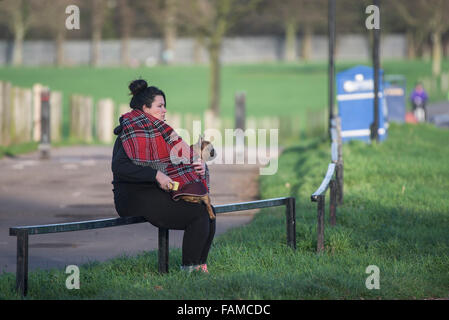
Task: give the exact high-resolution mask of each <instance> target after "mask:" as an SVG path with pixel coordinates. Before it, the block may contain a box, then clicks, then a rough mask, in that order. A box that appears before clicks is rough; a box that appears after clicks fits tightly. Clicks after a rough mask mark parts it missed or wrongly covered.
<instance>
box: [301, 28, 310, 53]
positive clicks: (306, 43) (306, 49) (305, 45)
mask: <svg viewBox="0 0 449 320" xmlns="http://www.w3.org/2000/svg"><path fill="white" fill-rule="evenodd" d="M312 35H313V28H312V27H311V26H309V25H306V26H305V27H304V37H303V40H302V50H301V58H302V60H304V61H309V60H310V58H311V56H312Z"/></svg>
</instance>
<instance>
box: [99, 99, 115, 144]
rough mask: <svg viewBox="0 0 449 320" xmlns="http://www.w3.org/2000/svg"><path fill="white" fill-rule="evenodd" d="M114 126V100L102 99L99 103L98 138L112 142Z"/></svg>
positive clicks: (105, 141)
mask: <svg viewBox="0 0 449 320" xmlns="http://www.w3.org/2000/svg"><path fill="white" fill-rule="evenodd" d="M113 126H114V101H112V99H101V100H99V101H98V104H97V126H96V129H97V130H96V131H97V139H98V140H99V141H100V142H103V143H112V140H113V130H114V128H113Z"/></svg>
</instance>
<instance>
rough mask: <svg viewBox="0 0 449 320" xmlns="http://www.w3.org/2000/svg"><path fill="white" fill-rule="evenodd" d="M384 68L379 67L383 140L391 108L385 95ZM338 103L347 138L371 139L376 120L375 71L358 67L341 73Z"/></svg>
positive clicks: (381, 136)
mask: <svg viewBox="0 0 449 320" xmlns="http://www.w3.org/2000/svg"><path fill="white" fill-rule="evenodd" d="M382 76H383V71H382V70H379V94H378V96H379V128H378V135H379V140H380V141H382V140H385V138H386V137H387V129H386V127H387V126H388V124H387V123H386V116H387V108H386V104H385V99H384V96H383V85H382V80H381V79H382ZM337 102H338V113H339V116H340V119H341V136H342V140H343V141H349V140H353V139H356V140H362V141H366V142H370V141H371V139H370V134H371V130H370V126H371V124H372V123H373V119H374V70H373V68H372V67H366V66H357V67H354V68H351V69H348V70H345V71H342V72H340V73H338V74H337Z"/></svg>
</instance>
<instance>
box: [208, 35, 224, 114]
mask: <svg viewBox="0 0 449 320" xmlns="http://www.w3.org/2000/svg"><path fill="white" fill-rule="evenodd" d="M220 47H221V41H220V42H219V43H215V42H213V43H211V44H210V46H209V63H210V66H209V67H210V89H209V90H210V92H209V97H210V101H209V110H212V112H213V113H214V115H215V116H216V117H218V116H219V114H220V71H221V70H220V69H221V65H220Z"/></svg>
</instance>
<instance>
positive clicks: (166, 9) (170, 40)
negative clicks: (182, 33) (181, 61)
mask: <svg viewBox="0 0 449 320" xmlns="http://www.w3.org/2000/svg"><path fill="white" fill-rule="evenodd" d="M182 3H183V2H181V1H180V0H153V1H143V2H142V3H141V6H143V8H144V10H145V12H146V13H147V14H148V16H149V17H150V18H151V20H152V21H153V22H155V23H156V25H157V26H158V29H159V31H160V33H161V34H162V39H163V45H164V49H163V52H162V61H163V62H164V63H165V64H172V63H173V62H174V52H175V45H176V38H177V28H178V24H177V20H178V19H177V17H178V14H179V10H180V5H181V4H182Z"/></svg>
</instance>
